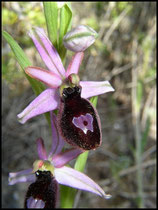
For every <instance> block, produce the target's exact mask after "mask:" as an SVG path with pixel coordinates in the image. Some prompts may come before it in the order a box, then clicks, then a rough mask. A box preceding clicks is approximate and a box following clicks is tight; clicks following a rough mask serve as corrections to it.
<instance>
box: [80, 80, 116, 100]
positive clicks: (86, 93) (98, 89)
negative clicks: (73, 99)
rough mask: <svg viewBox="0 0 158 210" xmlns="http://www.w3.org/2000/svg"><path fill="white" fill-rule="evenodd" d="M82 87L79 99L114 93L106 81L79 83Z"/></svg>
mask: <svg viewBox="0 0 158 210" xmlns="http://www.w3.org/2000/svg"><path fill="white" fill-rule="evenodd" d="M80 85H81V86H82V92H81V97H82V98H89V97H92V96H97V95H100V94H103V93H107V92H110V91H114V88H113V87H112V86H111V85H110V83H109V82H108V81H101V82H91V81H80Z"/></svg>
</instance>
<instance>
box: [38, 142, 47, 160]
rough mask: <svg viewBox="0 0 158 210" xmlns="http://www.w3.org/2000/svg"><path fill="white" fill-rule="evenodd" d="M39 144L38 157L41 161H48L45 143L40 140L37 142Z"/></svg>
mask: <svg viewBox="0 0 158 210" xmlns="http://www.w3.org/2000/svg"><path fill="white" fill-rule="evenodd" d="M36 143H37V151H38V156H39V159H40V160H47V154H46V149H45V146H44V141H43V139H42V138H38V139H37V140H36Z"/></svg>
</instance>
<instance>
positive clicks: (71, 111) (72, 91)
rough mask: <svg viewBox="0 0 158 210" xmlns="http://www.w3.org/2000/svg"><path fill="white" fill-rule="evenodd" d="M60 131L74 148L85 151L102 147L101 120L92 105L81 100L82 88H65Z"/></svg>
mask: <svg viewBox="0 0 158 210" xmlns="http://www.w3.org/2000/svg"><path fill="white" fill-rule="evenodd" d="M58 129H59V132H60V134H61V135H62V136H63V138H64V139H65V140H66V141H67V142H68V143H69V144H71V145H72V146H78V147H80V148H82V149H84V150H91V149H95V148H97V147H98V146H100V144H101V130H100V119H99V116H98V114H97V111H96V109H95V108H94V107H93V106H92V104H91V103H90V102H89V101H88V100H87V99H84V98H81V87H80V86H75V87H73V88H71V87H68V88H64V90H63V93H62V98H61V103H60V108H59V113H58Z"/></svg>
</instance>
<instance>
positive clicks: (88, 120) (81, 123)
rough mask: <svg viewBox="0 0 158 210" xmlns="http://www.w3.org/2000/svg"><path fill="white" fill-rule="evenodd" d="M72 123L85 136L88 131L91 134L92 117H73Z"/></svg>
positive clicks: (88, 115)
mask: <svg viewBox="0 0 158 210" xmlns="http://www.w3.org/2000/svg"><path fill="white" fill-rule="evenodd" d="M72 123H73V124H74V125H75V126H76V127H77V128H80V129H81V130H82V131H83V132H84V133H85V134H87V131H88V130H90V131H91V132H93V117H92V115H91V114H89V113H87V114H86V115H80V116H79V117H74V118H73V120H72Z"/></svg>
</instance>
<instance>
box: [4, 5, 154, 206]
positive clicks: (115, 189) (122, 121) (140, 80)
mask: <svg viewBox="0 0 158 210" xmlns="http://www.w3.org/2000/svg"><path fill="white" fill-rule="evenodd" d="M71 5H72V10H73V20H72V27H76V26H77V25H79V24H85V25H89V26H90V27H92V28H93V29H95V30H96V31H97V32H98V33H99V37H98V39H97V40H96V42H95V43H94V45H92V46H91V47H90V48H89V49H87V50H86V51H85V56H84V59H83V63H82V65H81V68H80V72H79V75H80V78H81V80H89V81H103V80H109V81H110V83H111V85H112V86H113V87H114V88H115V92H111V93H107V94H104V95H100V96H99V97H98V105H97V109H98V112H99V115H100V118H101V123H102V132H103V143H102V146H101V147H100V148H98V149H97V150H96V151H90V154H89V157H88V162H87V166H86V169H85V173H86V174H87V175H89V176H90V177H91V178H92V179H94V180H95V181H96V182H97V183H98V184H99V185H100V186H101V187H102V188H103V189H104V190H105V191H106V192H108V193H110V194H111V195H112V198H111V199H110V200H104V199H102V198H100V197H97V196H96V195H93V194H91V193H88V192H81V191H78V193H77V196H76V200H75V207H78V208H79V207H88V208H97V207H102V208H134V207H136V208H140V207H145V208H155V207H156V21H157V19H156V2H131V3H130V2H81V3H77V2H73V3H72V4H71ZM32 26H39V27H42V28H44V29H46V24H45V18H44V14H43V4H42V3H40V2H2V29H3V30H5V31H7V32H8V33H10V34H11V35H12V37H13V38H14V39H15V40H16V41H17V42H18V44H19V45H20V46H21V47H22V49H23V50H24V51H25V53H26V54H27V56H28V57H29V59H30V60H31V62H32V63H33V64H34V65H36V66H40V67H44V68H46V67H45V66H44V64H43V63H42V61H41V58H40V56H39V55H38V53H37V51H36V49H35V47H34V45H33V43H32V41H31V39H30V38H29V36H28V35H27V32H28V30H29V29H31V27H32ZM72 55H73V53H71V52H68V53H67V59H66V63H65V67H67V65H68V62H69V61H70V59H71V56H72ZM34 98H35V95H34V94H33V91H32V90H31V88H30V85H29V83H28V81H27V80H26V78H25V77H24V74H23V71H22V70H21V69H20V66H19V64H18V63H17V62H16V60H15V57H14V55H13V53H12V51H11V49H10V47H9V45H8V44H7V43H6V41H5V40H4V39H2V170H3V171H2V207H3V208H20V207H23V201H24V195H25V193H26V189H27V186H28V184H17V185H14V186H8V173H9V172H13V171H18V170H23V169H25V168H30V167H31V166H32V163H33V161H34V160H35V159H36V158H37V152H36V145H35V140H36V139H37V138H38V137H40V136H42V137H43V138H44V139H45V143H46V146H47V148H48V149H49V147H50V143H51V135H50V133H49V132H48V125H47V122H46V120H45V118H44V117H43V116H39V117H36V118H34V119H32V120H30V121H29V122H27V123H26V124H24V125H21V124H20V123H18V121H17V117H16V115H17V114H18V113H20V112H21V111H22V110H23V109H24V108H25V107H26V106H27V105H28V104H29V103H30V102H31V101H32V100H33V99H34ZM71 164H72V165H73V161H72V163H71Z"/></svg>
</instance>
